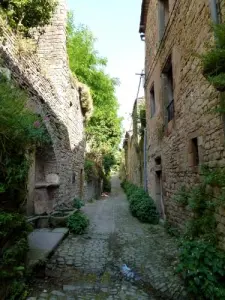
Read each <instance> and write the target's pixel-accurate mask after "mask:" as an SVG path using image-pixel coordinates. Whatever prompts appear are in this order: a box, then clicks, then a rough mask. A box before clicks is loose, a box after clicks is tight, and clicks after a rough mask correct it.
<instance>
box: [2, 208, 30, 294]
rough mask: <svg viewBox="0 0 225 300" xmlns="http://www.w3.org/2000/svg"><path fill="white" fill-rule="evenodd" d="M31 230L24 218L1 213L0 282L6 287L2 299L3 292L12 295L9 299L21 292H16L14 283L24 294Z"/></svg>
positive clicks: (13, 214) (14, 214) (15, 214)
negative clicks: (28, 236)
mask: <svg viewBox="0 0 225 300" xmlns="http://www.w3.org/2000/svg"><path fill="white" fill-rule="evenodd" d="M31 230H32V227H31V226H30V225H29V224H27V222H26V219H25V217H24V216H22V215H20V214H17V213H7V212H3V211H0V249H1V252H0V282H1V283H2V286H4V287H5V288H4V290H3V291H0V298H1V295H2V294H1V292H3V293H4V292H5V293H6V296H7V295H10V298H9V299H14V298H13V297H16V296H17V294H18V293H19V291H18V290H17V291H15V288H14V284H12V283H13V282H14V283H15V282H16V283H17V285H18V286H20V287H21V289H20V292H22V283H23V275H24V271H25V257H26V253H27V251H28V241H27V235H28V233H29V232H30V231H31ZM15 294H16V296H15ZM4 297H5V296H4ZM4 299H5V298H4ZM7 299H8V298H7ZM15 299H19V297H18V298H15Z"/></svg>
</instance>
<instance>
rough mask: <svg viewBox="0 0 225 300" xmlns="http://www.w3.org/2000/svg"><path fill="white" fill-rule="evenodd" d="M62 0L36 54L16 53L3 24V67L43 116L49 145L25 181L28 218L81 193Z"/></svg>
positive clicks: (76, 99)
mask: <svg viewBox="0 0 225 300" xmlns="http://www.w3.org/2000/svg"><path fill="white" fill-rule="evenodd" d="M66 18H67V9H66V4H65V0H60V1H59V5H58V8H57V11H56V13H55V15H54V17H53V20H52V24H51V25H50V26H48V27H46V30H45V33H44V34H43V35H42V36H41V37H40V38H39V42H38V50H37V53H36V54H33V55H26V54H21V53H19V52H18V43H19V42H18V39H17V37H16V36H14V35H13V34H12V33H11V32H10V31H9V30H7V29H6V27H5V26H4V22H3V21H1V24H0V25H1V33H2V34H1V44H0V52H1V57H2V59H3V64H4V66H5V67H7V68H8V69H9V70H10V71H11V74H12V77H13V78H14V79H15V80H16V81H17V82H18V83H19V85H20V86H21V87H23V88H24V89H25V90H27V91H28V92H29V96H30V103H29V105H30V106H31V108H32V109H33V110H34V111H35V112H36V113H37V114H39V115H41V116H42V118H43V120H44V122H45V125H46V128H47V130H48V133H49V135H50V138H51V141H52V146H48V147H47V148H44V149H42V148H40V149H36V151H35V153H33V154H32V155H33V158H34V159H33V165H32V167H31V170H30V175H29V183H28V209H27V210H28V214H33V213H38V214H41V213H44V212H51V211H52V210H53V209H54V207H56V206H57V205H59V204H62V203H70V202H71V201H72V199H73V198H74V197H75V196H76V197H82V194H83V164H84V150H85V141H84V128H83V115H82V111H81V106H80V96H79V92H78V86H77V85H76V82H75V81H74V80H73V78H72V75H71V73H70V70H69V65H68V57H67V52H66Z"/></svg>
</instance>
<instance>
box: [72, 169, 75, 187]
mask: <svg viewBox="0 0 225 300" xmlns="http://www.w3.org/2000/svg"><path fill="white" fill-rule="evenodd" d="M75 182H76V174H75V172H73V174H72V184H75Z"/></svg>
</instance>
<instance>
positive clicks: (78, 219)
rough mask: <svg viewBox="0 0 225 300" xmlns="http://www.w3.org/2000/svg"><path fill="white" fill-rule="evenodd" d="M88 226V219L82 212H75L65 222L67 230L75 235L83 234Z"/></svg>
mask: <svg viewBox="0 0 225 300" xmlns="http://www.w3.org/2000/svg"><path fill="white" fill-rule="evenodd" d="M88 225H89V219H88V217H87V216H86V215H84V214H83V213H82V212H75V213H74V214H73V215H72V216H70V217H69V218H68V221H67V226H68V228H69V229H70V231H71V232H73V233H75V234H82V233H84V232H85V229H86V228H87V226H88Z"/></svg>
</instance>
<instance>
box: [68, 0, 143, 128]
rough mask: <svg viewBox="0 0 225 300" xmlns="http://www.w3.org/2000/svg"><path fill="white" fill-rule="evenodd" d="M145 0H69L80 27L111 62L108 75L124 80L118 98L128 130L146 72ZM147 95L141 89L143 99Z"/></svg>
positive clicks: (101, 53) (118, 91)
mask: <svg viewBox="0 0 225 300" xmlns="http://www.w3.org/2000/svg"><path fill="white" fill-rule="evenodd" d="M141 2H142V0H113V1H112V0H79V1H76V0H68V6H69V9H70V10H73V11H74V15H75V21H76V23H82V24H85V25H87V26H88V27H89V29H91V31H92V32H93V33H94V36H95V37H96V38H97V42H96V49H97V50H98V51H99V53H100V55H101V56H105V57H107V59H108V67H107V72H108V73H109V74H110V75H111V76H112V77H118V78H119V79H120V82H121V84H120V86H119V87H118V88H117V98H118V100H119V103H120V115H122V116H123V117H125V122H124V126H125V128H129V121H128V117H129V114H130V113H131V111H132V106H133V103H134V100H135V98H136V95H137V89H138V83H139V77H138V76H136V75H135V73H140V72H141V70H142V69H143V68H144V42H142V41H141V40H140V37H139V33H138V29H139V20H140V13H141ZM142 95H143V90H142V89H141V92H140V96H142Z"/></svg>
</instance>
